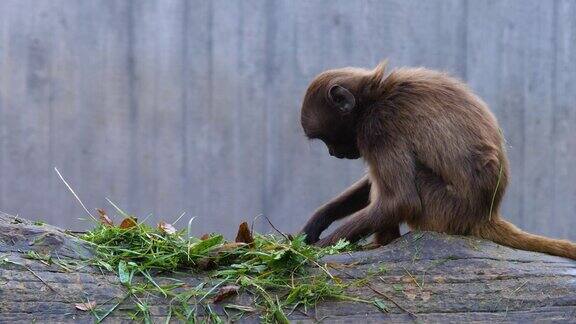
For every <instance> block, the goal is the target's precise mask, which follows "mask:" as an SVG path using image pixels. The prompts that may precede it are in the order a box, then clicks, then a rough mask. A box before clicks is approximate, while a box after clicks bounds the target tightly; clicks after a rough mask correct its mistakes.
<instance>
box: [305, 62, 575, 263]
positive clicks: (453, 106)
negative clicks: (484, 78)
mask: <svg viewBox="0 0 576 324" xmlns="http://www.w3.org/2000/svg"><path fill="white" fill-rule="evenodd" d="M384 71H385V64H380V65H379V66H378V67H376V68H375V69H374V70H365V69H358V68H343V69H336V70H329V71H326V72H324V73H321V74H320V75H318V76H317V77H316V78H315V79H314V80H313V81H312V83H311V84H310V86H309V87H308V90H307V92H306V95H305V97H304V101H303V104H302V115H301V122H302V127H303V128H304V132H305V133H306V136H307V137H308V138H310V139H320V140H322V141H323V142H324V143H325V144H326V146H327V147H328V150H329V152H330V155H332V156H335V157H338V158H348V159H357V158H360V157H361V158H363V159H364V160H365V162H366V164H367V165H368V174H367V175H366V176H365V177H363V178H362V179H360V180H359V181H358V182H357V183H355V184H354V185H352V186H351V187H350V188H349V189H348V190H346V191H345V192H343V193H342V194H341V195H339V196H338V197H336V198H335V199H334V200H332V201H330V202H328V203H327V204H326V205H324V206H322V207H321V208H320V209H318V210H317V211H316V212H315V214H314V215H313V216H312V218H311V219H310V220H309V221H308V223H307V224H306V226H305V227H304V229H303V230H302V232H303V233H305V234H306V235H307V240H308V242H309V243H316V244H318V245H320V246H326V245H330V244H333V243H335V242H336V241H338V240H339V239H342V238H344V239H348V240H350V241H357V240H359V239H360V238H362V237H365V236H368V235H370V234H374V233H375V234H376V235H375V241H376V243H377V244H387V243H389V242H390V241H392V240H393V239H395V238H397V237H399V236H400V231H399V224H401V223H403V222H406V223H407V224H408V225H409V226H410V228H412V229H418V230H425V231H436V232H443V233H448V234H460V235H472V236H476V237H480V238H485V239H488V240H492V241H494V242H497V243H500V244H503V245H507V246H510V247H513V248H518V249H523V250H530V251H538V252H545V253H549V254H553V255H558V256H563V257H568V258H572V259H576V244H574V243H571V242H569V241H564V240H554V239H549V238H545V237H542V236H537V235H533V234H528V233H526V232H523V231H521V230H520V229H518V228H517V227H515V226H514V225H512V224H511V223H509V222H507V221H505V220H504V219H502V218H501V217H500V214H499V207H500V201H501V200H502V196H503V195H504V191H505V189H506V185H507V183H508V161H507V158H506V153H505V150H504V139H503V136H502V133H501V132H500V129H499V126H498V123H497V121H496V118H495V117H494V115H493V114H492V113H491V112H490V110H489V109H488V107H487V105H486V104H485V103H484V102H483V101H482V100H481V99H480V98H478V97H477V96H476V95H475V94H473V93H472V91H471V90H470V89H469V88H468V87H467V86H466V85H465V84H463V83H462V82H460V81H458V80H457V79H455V78H453V77H450V76H449V75H447V74H445V73H441V72H436V71H431V70H427V69H423V68H403V69H397V70H395V71H392V72H391V73H390V74H389V75H387V76H385V73H384ZM350 214H353V215H352V216H351V219H350V220H348V221H347V222H346V223H345V224H343V225H341V226H340V227H338V228H337V229H336V230H335V231H334V232H333V233H331V234H330V235H328V236H326V237H325V238H323V239H319V238H320V234H321V233H322V232H323V231H324V230H325V229H326V228H327V227H328V226H329V225H330V224H331V223H332V222H334V221H335V220H337V219H340V218H343V217H346V216H348V215H350Z"/></svg>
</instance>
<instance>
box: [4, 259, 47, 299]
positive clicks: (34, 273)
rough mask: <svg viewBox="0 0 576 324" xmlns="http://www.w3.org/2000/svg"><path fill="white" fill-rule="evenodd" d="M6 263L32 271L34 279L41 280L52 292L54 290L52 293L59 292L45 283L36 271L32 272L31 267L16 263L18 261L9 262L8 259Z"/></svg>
mask: <svg viewBox="0 0 576 324" xmlns="http://www.w3.org/2000/svg"><path fill="white" fill-rule="evenodd" d="M4 261H6V262H8V263H12V264H15V265H17V266H21V267H22V268H24V269H26V270H28V271H30V273H31V274H33V275H34V277H36V278H38V280H40V281H41V282H42V283H43V284H45V285H46V287H48V288H50V290H52V291H54V292H57V291H56V289H54V287H52V286H51V285H50V284H48V283H47V282H46V281H44V279H42V277H40V276H39V275H38V274H36V272H34V270H32V269H31V268H30V267H28V266H26V265H24V264H22V263H19V262H16V261H11V260H8V259H5V260H4Z"/></svg>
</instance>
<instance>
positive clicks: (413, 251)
mask: <svg viewBox="0 0 576 324" xmlns="http://www.w3.org/2000/svg"><path fill="white" fill-rule="evenodd" d="M27 251H37V252H41V253H50V254H52V255H53V256H56V255H57V256H59V257H60V258H72V259H79V258H86V257H89V256H90V255H91V252H90V249H89V247H88V246H86V245H83V244H82V243H81V242H80V241H78V240H77V239H75V238H73V237H71V236H69V235H67V234H65V233H64V232H63V231H62V230H60V229H58V228H56V227H52V226H49V225H43V226H36V225H33V224H32V223H31V222H29V221H27V220H23V219H20V220H15V219H14V218H13V217H10V216H6V215H0V256H1V258H0V259H8V260H10V261H11V262H10V263H6V262H5V263H2V264H0V288H1V289H0V322H3V323H4V322H14V323H29V322H31V321H38V322H50V323H55V322H75V323H79V322H80V323H83V322H86V323H89V322H92V320H93V319H92V317H91V316H90V315H89V314H87V313H86V312H81V311H79V310H76V309H75V308H74V304H75V303H78V302H83V301H85V300H86V299H89V300H91V301H96V302H97V303H98V305H107V303H108V304H109V303H111V302H110V301H111V300H113V299H115V298H120V297H121V296H123V294H124V290H123V288H122V287H121V285H120V284H119V282H118V281H117V278H116V276H114V275H111V274H106V273H101V272H99V271H97V270H95V269H92V268H89V267H85V268H82V269H80V270H79V271H75V272H65V271H63V270H62V268H59V267H57V266H55V265H52V266H46V265H44V264H42V263H40V262H38V261H35V260H30V259H27V258H25V257H23V256H24V254H25V253H26V252H27ZM323 261H324V262H326V263H328V264H330V265H331V272H332V273H333V274H334V275H335V276H338V277H340V278H342V279H343V280H345V281H350V280H351V278H364V277H366V276H367V274H368V273H371V272H372V273H374V272H377V273H378V274H377V275H374V276H370V277H368V278H369V280H368V284H365V285H358V286H355V287H353V288H351V289H350V290H349V294H352V295H356V296H359V297H362V298H364V299H371V298H381V299H383V300H385V302H386V304H387V305H388V306H389V308H390V311H389V312H388V313H382V312H380V311H379V310H378V309H377V308H375V307H374V306H371V305H368V304H363V303H352V302H337V301H326V302H324V303H321V304H320V305H318V307H316V309H313V310H309V311H308V313H304V312H301V311H296V312H293V313H292V314H291V315H290V319H291V320H294V321H301V322H305V323H308V322H310V323H311V322H314V321H315V320H320V319H323V322H326V323H354V322H358V321H361V322H372V323H380V322H382V321H386V322H398V323H401V322H410V321H419V322H426V323H428V322H429V323H463V322H479V323H489V322H576V262H575V261H571V260H567V259H562V258H558V257H553V256H549V255H545V254H539V253H533V252H525V251H518V250H513V249H510V248H507V247H503V246H499V245H496V244H494V243H492V242H488V241H483V240H478V239H474V238H468V237H457V236H446V235H441V234H437V233H431V232H425V233H409V234H407V235H405V236H403V237H402V238H400V239H398V240H396V241H395V242H393V243H391V244H390V245H388V246H386V247H382V248H379V249H375V250H371V251H364V252H356V253H352V254H343V255H336V256H331V257H327V258H325V260H323ZM12 262H16V263H18V264H20V265H15V264H14V263H12ZM21 265H24V266H26V267H28V268H29V269H30V270H32V271H33V272H34V274H33V273H32V272H31V271H30V270H28V269H26V268H24V267H23V266H21ZM383 269H385V270H383ZM36 276H38V277H40V278H42V279H43V280H44V282H41V281H40V280H39V279H38V277H36ZM178 278H179V279H181V280H183V281H185V282H187V283H189V284H190V285H191V286H195V285H196V284H198V283H199V282H201V281H202V280H204V278H203V277H202V276H198V275H192V274H191V275H189V276H187V275H184V274H180V275H178ZM271 293H273V292H271ZM381 294H385V295H386V296H388V297H390V298H391V299H392V300H393V302H391V301H390V300H387V299H386V298H385V297H383V296H382V295H381ZM250 300H251V299H250V296H247V295H240V296H238V297H234V298H231V299H230V300H228V301H227V302H232V303H236V304H249V303H250ZM148 302H149V303H150V305H151V306H152V307H151V313H152V315H153V319H154V320H155V321H158V322H160V321H161V320H162V319H163V318H164V317H165V316H166V312H167V309H168V307H167V303H168V301H166V300H164V299H162V298H153V299H151V300H148ZM394 303H397V304H398V305H400V307H401V308H399V307H397V306H395V305H394ZM224 304H226V302H224V303H223V304H218V305H214V310H215V311H216V312H217V313H219V314H220V315H222V316H223V312H222V306H223V305H224ZM110 306H111V304H110ZM130 310H131V308H130V305H126V304H122V305H121V306H120V307H119V309H118V310H117V311H115V312H114V313H113V314H112V315H111V316H110V317H109V318H108V321H109V322H120V321H127V317H126V316H127V315H126V314H127V312H128V311H130ZM407 311H408V312H410V313H413V314H414V315H415V317H413V316H411V315H409V314H408V313H407ZM200 314H202V313H200ZM257 321H258V316H257V315H250V316H246V317H244V318H243V319H242V320H241V322H257Z"/></svg>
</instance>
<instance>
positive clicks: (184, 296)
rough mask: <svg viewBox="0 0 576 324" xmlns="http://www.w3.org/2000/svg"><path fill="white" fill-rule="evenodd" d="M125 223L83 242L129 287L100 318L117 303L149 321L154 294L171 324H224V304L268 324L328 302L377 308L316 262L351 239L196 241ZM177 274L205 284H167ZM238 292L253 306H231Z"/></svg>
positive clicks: (101, 227) (100, 228)
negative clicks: (321, 243) (219, 311)
mask: <svg viewBox="0 0 576 324" xmlns="http://www.w3.org/2000/svg"><path fill="white" fill-rule="evenodd" d="M125 222H126V220H125ZM125 222H123V224H124V223H125ZM126 224H128V226H122V225H120V226H114V225H112V224H111V222H102V223H100V224H98V225H97V226H96V227H95V228H94V229H92V230H91V231H89V232H87V233H86V234H84V235H82V237H81V238H82V239H84V240H86V241H88V242H90V243H91V244H92V245H93V246H94V249H95V251H96V253H95V258H94V259H93V260H91V263H92V264H93V265H96V266H99V267H101V268H104V269H107V270H108V271H111V272H115V273H116V274H117V275H118V277H119V280H120V282H121V283H122V284H123V285H124V286H125V287H126V288H127V293H126V295H125V296H124V297H123V298H120V299H119V300H116V301H114V302H113V303H112V306H111V307H110V306H108V307H106V308H105V309H103V308H102V307H101V306H98V307H94V309H91V311H92V313H93V315H94V316H95V317H96V319H97V320H98V321H101V320H103V319H104V318H106V317H107V316H108V315H109V314H111V313H112V312H113V311H114V310H116V309H117V307H118V306H119V305H123V306H122V307H125V305H126V304H132V305H133V306H134V311H133V312H132V315H133V317H134V318H135V319H141V320H144V322H150V321H151V312H150V306H151V305H150V304H149V303H148V300H149V299H150V298H149V297H151V296H154V297H160V298H165V299H167V300H168V301H169V302H168V304H169V305H170V306H169V315H168V319H167V322H168V321H169V320H170V319H171V318H178V319H180V320H183V321H187V322H197V321H198V317H197V316H198V313H199V310H200V309H202V310H203V313H204V315H203V316H204V318H205V320H207V321H209V322H221V321H222V320H223V319H221V318H220V317H219V316H218V315H216V314H215V313H214V312H213V310H212V308H213V307H214V303H215V302H216V301H219V300H222V305H224V306H223V307H224V310H225V311H226V310H234V312H230V313H234V314H233V315H230V314H229V313H228V312H226V313H227V314H228V316H229V318H228V319H235V318H238V317H239V316H242V315H243V314H245V313H252V312H254V313H259V314H261V320H262V321H264V322H282V323H286V322H288V318H287V315H286V313H287V312H292V311H294V310H295V309H296V308H297V307H303V308H304V311H306V310H307V308H309V307H313V306H315V305H316V304H317V303H318V302H320V301H322V300H325V299H338V300H354V301H358V302H366V303H374V301H367V300H362V299H358V298H355V297H352V296H348V295H346V293H345V288H346V286H345V285H344V284H343V283H342V282H341V281H340V280H339V279H338V278H335V277H334V276H333V275H332V274H331V273H330V272H329V270H328V269H327V267H326V266H325V265H322V264H320V262H319V260H320V259H321V258H322V257H323V256H326V255H331V254H335V253H341V252H343V251H347V250H350V249H351V248H352V247H351V245H350V244H349V243H348V242H346V241H340V242H338V244H336V245H335V246H332V247H328V248H318V247H315V246H311V245H307V244H306V243H305V242H304V236H297V237H294V238H291V237H288V236H280V235H259V234H254V237H253V238H250V241H251V242H249V243H242V242H227V241H226V240H225V239H224V237H223V236H222V235H220V234H210V235H205V236H203V237H202V238H196V237H188V235H186V234H185V233H184V231H173V230H170V231H166V230H165V229H164V228H162V226H159V227H151V226H149V225H146V224H144V223H136V222H135V221H134V222H133V223H131V222H128V223H126ZM250 236H252V233H250ZM178 272H196V273H198V274H199V275H201V276H200V277H203V278H206V280H205V282H202V283H200V284H199V285H197V286H195V287H190V286H188V285H187V284H186V283H184V282H183V281H180V280H178V279H175V278H176V277H177V276H176V275H174V276H172V277H173V278H172V279H171V280H166V278H170V277H171V274H177V273H178ZM159 278H163V279H162V280H160V279H159ZM166 282H168V283H166ZM241 292H248V293H249V294H251V295H252V297H253V300H254V302H253V304H252V305H234V304H230V303H227V298H226V297H228V296H229V295H234V294H236V293H241ZM156 300H157V299H156Z"/></svg>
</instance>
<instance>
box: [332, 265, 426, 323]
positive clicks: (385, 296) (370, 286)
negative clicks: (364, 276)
mask: <svg viewBox="0 0 576 324" xmlns="http://www.w3.org/2000/svg"><path fill="white" fill-rule="evenodd" d="M330 267H331V268H332V269H334V270H336V271H340V272H342V273H343V274H345V275H347V276H348V277H350V278H352V279H355V280H357V279H360V278H358V277H356V276H354V275H353V274H351V273H348V272H346V271H344V270H342V269H339V268H336V267H333V266H330ZM366 284H367V285H368V288H370V289H371V290H372V291H373V292H375V293H376V294H378V295H380V296H382V297H384V298H386V299H388V300H389V301H391V302H392V303H393V304H394V305H396V307H398V308H400V309H401V310H402V311H404V312H405V313H406V314H408V315H410V317H412V318H413V319H416V318H418V316H416V314H414V313H412V312H411V311H409V310H407V309H406V308H404V307H402V306H401V305H400V304H398V303H397V302H396V301H395V300H394V299H393V298H392V297H390V296H389V295H388V294H386V293H384V292H381V291H379V290H378V289H376V288H374V286H372V283H371V282H369V281H368V282H367V283H366Z"/></svg>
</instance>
